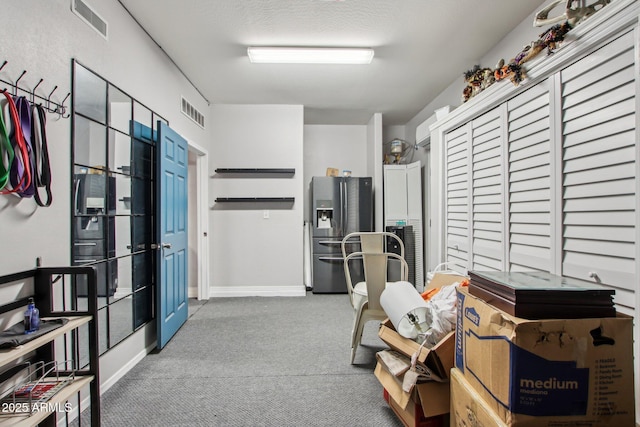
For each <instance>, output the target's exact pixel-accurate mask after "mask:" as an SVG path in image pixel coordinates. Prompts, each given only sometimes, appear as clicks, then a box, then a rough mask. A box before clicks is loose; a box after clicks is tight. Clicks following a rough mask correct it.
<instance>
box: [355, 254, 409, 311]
mask: <svg viewBox="0 0 640 427" xmlns="http://www.w3.org/2000/svg"><path fill="white" fill-rule="evenodd" d="M392 258H395V259H398V260H400V262H401V263H402V264H401V265H402V268H401V271H402V274H401V276H402V278H401V279H402V280H407V279H408V276H409V265H408V264H407V261H406V260H405V259H404V258H403V257H401V256H400V255H398V254H396V253H393V252H383V253H367V252H363V253H362V259H363V263H364V280H365V282H366V283H367V301H368V304H369V310H382V306H381V305H380V295H382V291H384V288H385V286H386V284H387V266H388V265H389V259H392Z"/></svg>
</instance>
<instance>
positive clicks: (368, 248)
mask: <svg viewBox="0 0 640 427" xmlns="http://www.w3.org/2000/svg"><path fill="white" fill-rule="evenodd" d="M387 238H392V239H395V240H396V241H397V242H398V245H399V246H400V257H401V258H403V259H404V243H403V242H402V239H400V238H399V237H398V236H397V235H396V234H394V233H391V232H388V231H381V232H376V231H357V232H355V233H350V234H347V235H346V236H345V237H344V238H343V239H342V242H341V245H340V247H341V249H342V258H343V260H344V274H345V278H346V281H347V292H348V294H349V299H350V300H351V305H353V286H354V285H355V284H354V283H353V280H352V278H351V270H350V269H349V262H348V260H347V257H349V256H350V255H351V254H354V253H358V254H359V255H357V256H356V257H358V258H362V254H363V253H368V254H382V253H384V252H385V244H386V241H385V240H386V239H387ZM357 247H359V249H358V250H356V249H354V248H357ZM353 258H355V257H351V258H349V259H353ZM405 264H406V262H405ZM408 270H409V269H408V268H407V269H406V270H405V271H407V272H408ZM407 274H408V273H407ZM385 277H386V262H385ZM365 278H366V269H365ZM365 280H366V279H365ZM405 280H406V279H405ZM383 289H384V288H383Z"/></svg>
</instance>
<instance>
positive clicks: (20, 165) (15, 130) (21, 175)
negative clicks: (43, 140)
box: [0, 90, 31, 194]
mask: <svg viewBox="0 0 640 427" xmlns="http://www.w3.org/2000/svg"><path fill="white" fill-rule="evenodd" d="M2 94H3V95H4V96H5V98H6V99H7V104H8V105H9V115H10V117H11V130H12V133H11V142H12V144H13V151H14V155H15V156H14V161H13V162H12V163H11V170H10V172H9V182H10V183H11V187H12V188H11V189H4V190H2V191H0V194H10V193H19V192H21V191H24V190H25V189H26V188H27V187H29V185H31V168H30V164H29V151H28V149H27V145H26V143H25V141H24V135H23V134H22V126H21V125H20V117H19V116H18V110H17V109H16V104H15V102H14V101H13V98H12V97H11V95H9V94H8V93H7V91H6V90H3V91H2Z"/></svg>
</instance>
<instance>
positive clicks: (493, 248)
mask: <svg viewBox="0 0 640 427" xmlns="http://www.w3.org/2000/svg"><path fill="white" fill-rule="evenodd" d="M617 6H618V7H619V8H620V9H619V10H618V12H617V14H615V13H614V14H613V15H612V18H611V19H614V17H615V19H616V21H615V22H614V24H615V25H619V26H620V31H614V32H612V34H610V35H609V36H608V37H602V35H599V34H595V35H593V34H589V33H585V34H584V37H585V38H586V39H587V41H586V42H585V43H584V44H585V45H589V44H591V45H592V46H593V47H592V48H591V49H589V50H584V51H580V50H579V49H581V46H580V45H578V44H577V43H578V41H582V40H581V39H578V40H577V41H576V42H574V46H573V53H571V55H569V54H567V56H566V58H567V62H566V63H564V64H563V63H561V62H558V61H559V60H558V59H557V58H554V57H550V58H553V59H549V58H544V59H545V60H549V61H551V60H555V61H556V63H557V64H556V65H557V69H556V70H554V71H553V72H549V73H547V74H546V75H539V76H538V77H537V78H536V79H535V80H534V81H533V82H531V83H530V85H529V86H528V87H527V85H526V84H525V85H524V86H525V87H522V88H518V89H517V90H514V92H513V94H512V95H511V96H502V99H500V101H499V102H492V101H495V99H498V98H496V96H495V94H494V95H491V94H489V95H488V97H487V100H486V101H484V102H483V99H482V94H481V95H480V97H479V98H478V99H474V102H475V110H476V111H475V112H474V108H473V107H472V106H467V105H465V106H464V107H465V109H466V112H465V113H464V114H462V113H459V119H458V120H457V121H456V120H455V119H451V120H449V121H448V123H446V125H444V126H440V129H441V134H440V137H439V140H441V141H442V163H441V164H442V170H443V175H444V177H443V179H444V182H443V189H442V195H443V196H442V206H443V209H442V213H443V230H442V233H443V236H444V248H442V252H441V253H442V254H443V257H442V258H443V259H442V261H447V262H451V263H453V264H454V265H455V269H457V270H459V271H467V270H508V271H517V270H542V271H549V272H552V273H554V274H560V275H564V276H570V277H576V278H580V279H585V280H593V281H597V282H600V283H603V284H605V285H607V286H610V287H612V288H614V289H615V290H616V297H615V302H616V304H617V309H618V310H619V311H622V312H625V313H628V314H634V313H635V310H636V306H637V303H636V300H637V297H636V295H635V294H636V292H637V291H638V289H637V288H638V285H637V283H638V281H639V280H638V271H639V261H638V253H640V245H639V242H638V233H639V229H640V225H639V223H640V218H639V216H638V209H639V207H638V203H639V202H638V188H640V185H639V175H640V174H639V173H638V169H639V162H638V160H639V158H638V157H639V155H638V153H639V152H640V142H639V138H638V126H637V121H638V113H637V106H638V99H639V97H638V90H639V89H638V88H639V87H640V80H639V79H638V69H639V67H640V64H639V63H638V58H637V52H638V49H640V44H639V43H638V31H639V30H638V28H637V27H638V26H637V17H638V6H637V4H636V5H633V4H632V3H628V4H627V6H629V8H630V9H633V12H632V13H634V14H635V18H630V17H628V16H627V17H625V16H624V14H625V12H623V10H624V8H625V5H624V4H622V3H619V4H618V5H617ZM631 6H633V7H631ZM606 10H607V9H606V8H605V9H603V12H601V13H603V14H604V13H605V11H606ZM611 10H612V11H613V12H616V11H615V10H614V9H611ZM626 13H629V12H628V11H627V12H626ZM601 16H602V18H601V19H602V20H603V22H601V23H600V26H602V27H604V28H609V29H610V27H607V24H611V23H610V22H607V19H606V16H605V15H601ZM587 22H588V21H587ZM625 22H626V23H625ZM612 25H613V24H612ZM578 28H580V26H579V27H578ZM598 30H600V27H597V28H596V27H594V28H592V31H594V32H595V31H598ZM597 37H602V38H601V39H597ZM576 49H577V50H576ZM569 52H571V49H569ZM561 53H562V49H561V50H559V51H558V52H556V54H554V55H560V54H561ZM543 63H544V61H541V62H540V64H543ZM532 74H534V75H535V72H532ZM437 127H438V124H436V128H437ZM434 139H436V138H434Z"/></svg>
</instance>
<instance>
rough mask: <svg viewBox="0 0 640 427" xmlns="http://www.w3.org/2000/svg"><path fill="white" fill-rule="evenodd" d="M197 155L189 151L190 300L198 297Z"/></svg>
mask: <svg viewBox="0 0 640 427" xmlns="http://www.w3.org/2000/svg"><path fill="white" fill-rule="evenodd" d="M197 157H198V156H197V155H196V154H194V153H193V152H192V151H189V170H188V174H189V175H188V177H187V179H188V181H189V183H188V187H189V188H188V191H189V194H188V201H189V218H188V222H187V224H189V248H188V251H189V252H188V253H189V255H188V261H189V289H188V295H189V298H196V297H197V296H198V267H199V266H198V237H199V236H198V228H197V227H196V224H197V223H198V206H197V200H198V191H197V190H198V181H197V180H198V178H199V177H198V176H197V170H198V169H197Z"/></svg>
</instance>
